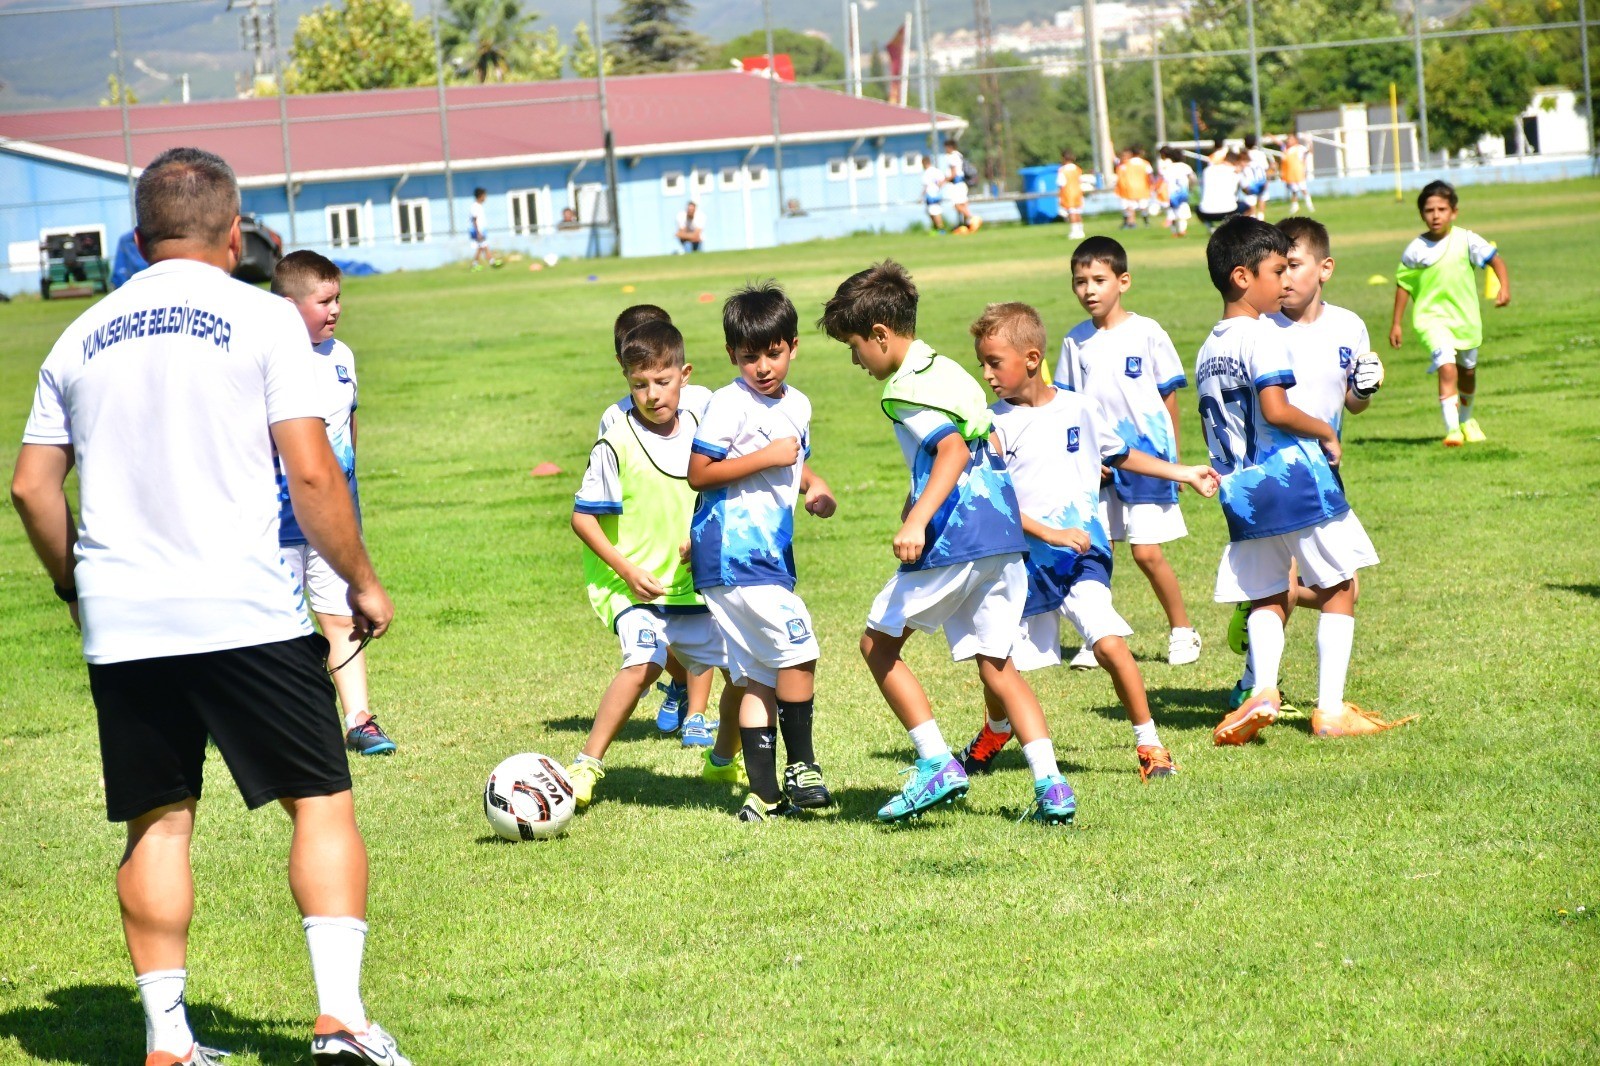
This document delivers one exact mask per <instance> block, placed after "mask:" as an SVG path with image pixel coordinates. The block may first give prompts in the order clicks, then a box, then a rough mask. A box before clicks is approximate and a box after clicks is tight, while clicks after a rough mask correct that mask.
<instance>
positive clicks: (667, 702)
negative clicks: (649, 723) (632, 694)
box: [656, 680, 689, 733]
mask: <svg viewBox="0 0 1600 1066" xmlns="http://www.w3.org/2000/svg"><path fill="white" fill-rule="evenodd" d="M656 688H658V689H660V690H661V691H662V693H664V696H663V698H662V700H661V706H660V707H657V708H656V728H657V729H659V730H660V731H661V732H663V733H676V732H677V731H678V727H679V726H680V725H682V724H683V711H684V708H685V707H686V706H687V705H688V703H689V689H688V687H687V686H686V685H680V684H678V683H677V682H676V681H670V680H669V681H666V682H664V683H662V684H659V685H657V686H656Z"/></svg>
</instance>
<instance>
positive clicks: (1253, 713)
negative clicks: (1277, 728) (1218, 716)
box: [1211, 688, 1279, 746]
mask: <svg viewBox="0 0 1600 1066" xmlns="http://www.w3.org/2000/svg"><path fill="white" fill-rule="evenodd" d="M1278 706H1279V698H1278V690H1277V689H1275V688H1263V689H1257V690H1256V692H1255V694H1254V695H1252V696H1251V697H1250V698H1249V699H1247V700H1245V701H1244V702H1243V703H1242V704H1240V705H1239V709H1238V710H1236V711H1234V712H1232V713H1231V714H1229V715H1228V716H1227V717H1226V718H1224V719H1223V720H1222V721H1221V722H1220V723H1219V724H1218V725H1217V728H1216V729H1214V730H1212V731H1211V740H1212V742H1213V743H1215V744H1217V745H1219V746H1221V745H1224V744H1248V743H1249V742H1250V741H1251V739H1252V738H1254V737H1255V735H1256V734H1257V733H1259V732H1261V730H1262V729H1264V728H1266V727H1267V726H1269V725H1271V724H1272V723H1273V722H1276V721H1277V720H1278Z"/></svg>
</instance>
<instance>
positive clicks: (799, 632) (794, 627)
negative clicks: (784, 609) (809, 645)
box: [788, 618, 811, 644]
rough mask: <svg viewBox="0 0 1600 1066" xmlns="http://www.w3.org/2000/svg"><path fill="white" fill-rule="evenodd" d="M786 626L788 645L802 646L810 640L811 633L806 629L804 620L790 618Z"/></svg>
mask: <svg viewBox="0 0 1600 1066" xmlns="http://www.w3.org/2000/svg"><path fill="white" fill-rule="evenodd" d="M788 626H789V643H790V644H804V643H805V642H806V641H807V640H809V639H811V631H810V630H809V629H807V628H806V620H805V619H804V618H791V619H789V622H788Z"/></svg>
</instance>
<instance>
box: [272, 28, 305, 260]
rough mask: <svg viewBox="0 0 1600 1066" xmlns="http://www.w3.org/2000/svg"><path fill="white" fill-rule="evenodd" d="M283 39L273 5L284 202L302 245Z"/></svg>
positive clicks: (292, 232)
mask: <svg viewBox="0 0 1600 1066" xmlns="http://www.w3.org/2000/svg"><path fill="white" fill-rule="evenodd" d="M282 41H283V38H282V37H281V36H279V34H278V5H277V4H276V3H274V4H273V5H272V71H273V74H272V76H273V78H274V79H275V80H276V81H277V85H278V133H279V136H281V137H282V138H283V202H284V204H285V206H286V208H287V210H288V212H289V244H290V246H291V247H293V246H296V245H298V244H299V243H300V237H299V233H298V227H297V226H296V224H295V220H294V167H293V165H292V164H291V163H290V161H289V96H288V93H289V88H288V86H286V85H284V83H283V44H282V43H281V42H282Z"/></svg>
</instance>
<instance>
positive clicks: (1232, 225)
mask: <svg viewBox="0 0 1600 1066" xmlns="http://www.w3.org/2000/svg"><path fill="white" fill-rule="evenodd" d="M1288 254H1289V238H1288V237H1286V236H1284V233H1283V230H1281V229H1279V228H1278V227H1277V226H1274V225H1272V224H1271V223H1267V222H1263V221H1261V220H1260V219H1259V218H1249V217H1248V216H1242V215H1235V216H1234V217H1233V218H1230V219H1228V221H1226V222H1224V223H1223V224H1222V225H1220V226H1218V227H1217V230H1216V232H1215V233H1213V234H1212V235H1211V240H1209V241H1207V242H1206V269H1207V270H1209V271H1210V272H1211V284H1213V285H1215V286H1216V287H1217V291H1218V292H1219V293H1221V294H1222V296H1223V298H1224V299H1228V298H1231V297H1233V296H1234V295H1235V293H1234V287H1233V272H1234V270H1235V269H1236V268H1237V267H1244V268H1245V269H1246V270H1248V271H1250V273H1252V274H1254V273H1255V272H1256V270H1257V269H1258V268H1259V267H1260V266H1261V261H1262V260H1263V259H1266V258H1267V257H1268V256H1271V255H1288Z"/></svg>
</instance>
